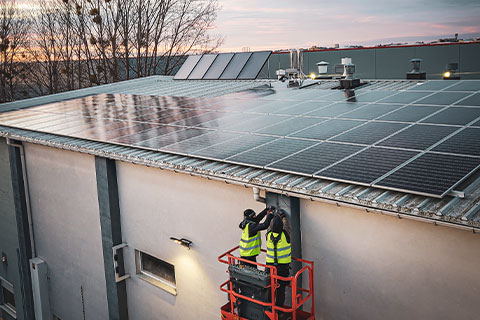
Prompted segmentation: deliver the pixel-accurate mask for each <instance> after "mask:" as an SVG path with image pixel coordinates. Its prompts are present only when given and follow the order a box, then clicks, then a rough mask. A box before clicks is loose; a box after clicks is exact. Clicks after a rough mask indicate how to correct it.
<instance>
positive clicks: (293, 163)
mask: <svg viewBox="0 0 480 320" xmlns="http://www.w3.org/2000/svg"><path fill="white" fill-rule="evenodd" d="M361 149H363V147H360V146H355V145H349V144H340V143H329V142H324V143H320V144H318V145H315V146H313V147H311V148H308V149H305V150H304V151H300V152H298V153H296V154H294V155H291V156H289V157H287V158H285V159H283V160H280V161H277V162H274V163H272V164H270V165H268V167H269V168H273V169H279V170H284V171H288V172H300V173H304V174H309V175H311V174H314V173H315V172H317V171H319V170H321V169H323V168H325V167H327V166H329V165H332V164H334V163H335V162H337V161H340V160H342V159H343V158H345V157H347V156H349V155H351V154H354V153H355V152H358V151H360V150H361Z"/></svg>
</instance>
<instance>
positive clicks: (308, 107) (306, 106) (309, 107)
mask: <svg viewBox="0 0 480 320" xmlns="http://www.w3.org/2000/svg"><path fill="white" fill-rule="evenodd" d="M329 104H331V102H319V101H307V102H300V103H298V104H295V105H292V106H290V107H288V108H282V109H280V110H274V111H271V113H275V114H285V115H300V114H304V113H309V112H312V111H314V110H317V109H320V108H323V107H326V106H328V105H329Z"/></svg>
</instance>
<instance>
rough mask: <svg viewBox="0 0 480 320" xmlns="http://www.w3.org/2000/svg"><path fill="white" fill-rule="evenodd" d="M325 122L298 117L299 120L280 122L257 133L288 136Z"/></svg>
mask: <svg viewBox="0 0 480 320" xmlns="http://www.w3.org/2000/svg"><path fill="white" fill-rule="evenodd" d="M323 121H325V119H318V118H299V117H297V118H293V119H290V120H286V121H283V122H280V123H278V124H274V125H272V126H269V127H266V128H262V129H260V130H257V131H256V132H258V133H266V134H273V135H277V136H287V135H290V134H292V133H294V132H297V131H299V130H302V129H305V128H308V127H310V126H312V125H314V124H317V123H319V122H323Z"/></svg>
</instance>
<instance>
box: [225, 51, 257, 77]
mask: <svg viewBox="0 0 480 320" xmlns="http://www.w3.org/2000/svg"><path fill="white" fill-rule="evenodd" d="M251 55H252V53H251V52H240V53H235V55H234V56H233V58H232V60H230V62H229V63H228V65H227V67H226V68H225V70H224V71H223V73H222V75H221V76H220V79H221V80H235V79H237V77H238V75H239V74H240V71H242V69H243V67H244V66H245V64H246V63H247V61H248V59H249V58H250V56H251Z"/></svg>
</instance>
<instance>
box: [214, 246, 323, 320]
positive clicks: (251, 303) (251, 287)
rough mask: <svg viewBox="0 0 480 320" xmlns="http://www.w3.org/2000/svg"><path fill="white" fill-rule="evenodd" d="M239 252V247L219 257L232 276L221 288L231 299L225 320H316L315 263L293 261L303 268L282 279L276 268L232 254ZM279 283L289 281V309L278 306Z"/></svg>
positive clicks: (223, 317) (225, 308)
mask: <svg viewBox="0 0 480 320" xmlns="http://www.w3.org/2000/svg"><path fill="white" fill-rule="evenodd" d="M236 250H238V246H236V247H235V248H233V249H231V250H229V251H227V252H225V253H224V254H222V255H221V256H220V257H218V261H220V262H222V263H225V264H227V265H228V271H227V273H229V275H230V277H229V279H228V280H227V281H225V282H224V283H222V284H221V285H220V290H221V291H223V292H225V293H227V295H228V300H229V301H228V302H227V303H226V304H225V305H223V306H222V307H221V316H222V317H221V319H222V320H283V319H285V320H286V319H291V320H315V299H314V286H313V279H314V273H313V270H314V269H313V261H307V260H303V259H297V258H292V260H296V261H299V262H300V263H301V265H302V268H301V269H300V270H299V271H297V272H296V273H295V275H293V276H290V277H281V276H279V275H277V269H276V268H275V267H274V266H271V265H266V264H262V263H258V262H257V263H255V262H251V261H248V260H245V259H242V258H240V257H238V256H235V255H234V254H233V253H234V252H235V251H236ZM262 252H263V253H265V252H266V250H264V249H262ZM240 262H246V263H248V264H250V265H243V264H240ZM307 277H308V278H307ZM302 278H303V283H306V284H308V286H307V287H306V288H303V287H302V286H301V284H299V282H300V280H299V279H302ZM279 281H285V282H288V285H287V288H286V290H285V293H286V294H285V296H286V301H288V300H287V299H289V297H291V298H290V306H276V305H275V293H276V290H277V288H278V287H279ZM287 303H288V302H287ZM307 305H308V307H307ZM304 309H306V310H304Z"/></svg>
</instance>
